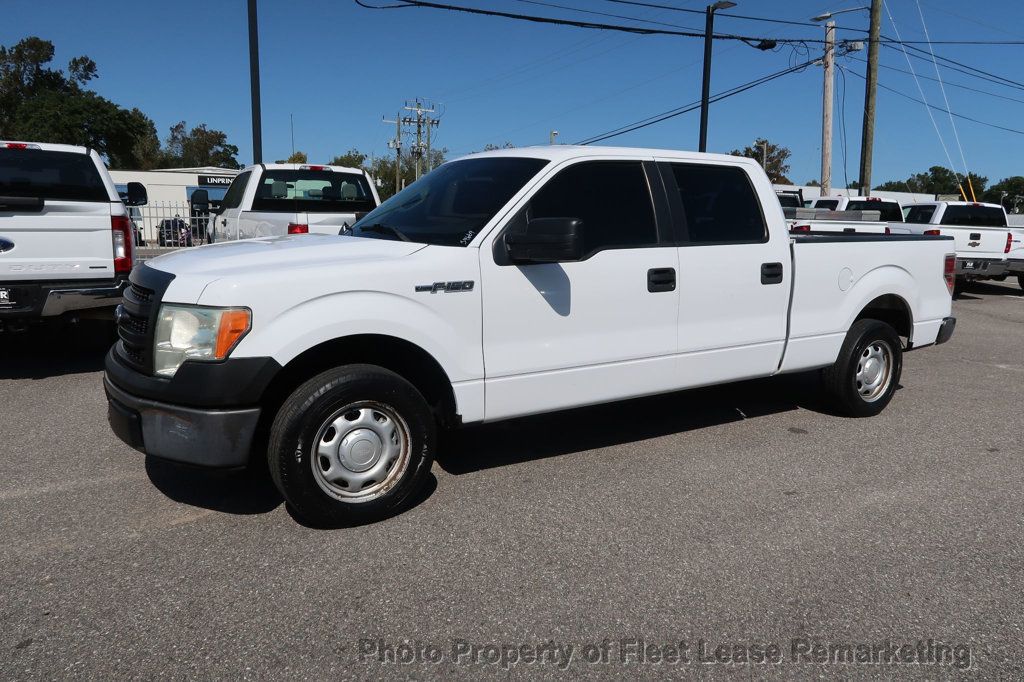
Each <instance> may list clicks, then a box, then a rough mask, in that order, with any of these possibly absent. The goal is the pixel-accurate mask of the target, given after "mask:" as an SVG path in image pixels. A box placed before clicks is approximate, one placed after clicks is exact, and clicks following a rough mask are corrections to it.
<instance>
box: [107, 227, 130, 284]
mask: <svg viewBox="0 0 1024 682" xmlns="http://www.w3.org/2000/svg"><path fill="white" fill-rule="evenodd" d="M110 230H111V239H112V240H113V244H114V273H116V274H127V273H129V272H131V271H132V221H130V220H128V217H127V216H123V215H115V216H111V217H110Z"/></svg>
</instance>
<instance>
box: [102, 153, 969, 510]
mask: <svg viewBox="0 0 1024 682" xmlns="http://www.w3.org/2000/svg"><path fill="white" fill-rule="evenodd" d="M952 246H953V243H952V240H950V239H948V238H944V237H928V236H916V235H888V236H885V235H878V236H876V235H870V234H865V235H861V234H852V235H802V236H791V235H790V234H789V232H788V229H787V225H786V221H785V219H784V217H783V213H782V208H781V207H780V205H779V202H778V200H777V199H776V197H775V195H774V193H773V191H772V187H771V184H770V183H769V181H768V178H767V176H766V175H765V174H764V171H762V170H761V168H760V167H759V166H758V164H757V163H756V162H754V161H752V160H749V159H744V158H741V157H734V156H721V155H711V154H696V153H686V152H675V151H656V150H643V149H620V148H600V147H570V146H549V147H535V148H525V149H509V150H499V151H493V152H485V153H481V154H475V155H471V156H468V157H464V158H462V159H458V160H456V161H452V162H449V163H446V164H444V165H442V166H441V167H439V168H438V169H436V170H434V171H433V172H431V173H430V174H428V175H426V176H425V177H424V178H422V179H421V180H419V181H418V182H416V183H414V184H412V185H410V186H409V187H407V188H406V189H405V190H403V191H402V192H400V193H399V194H397V195H396V196H394V197H392V198H391V199H389V200H388V201H386V202H385V203H384V204H382V205H381V206H380V207H379V208H378V209H376V210H375V211H372V212H371V213H370V214H369V215H367V216H365V217H364V218H363V219H362V220H360V221H359V222H358V223H356V224H355V225H354V226H353V228H352V230H351V234H350V235H343V236H326V235H325V236H320V235H304V236H293V237H278V238H269V239H255V240H248V241H243V242H238V243H232V244H214V245H210V246H202V247H199V248H196V249H192V250H189V251H181V252H177V253H172V254H169V255H165V256H161V257H160V258H157V259H154V260H152V261H147V262H146V263H145V264H143V265H142V266H140V267H138V268H136V269H135V271H134V272H133V273H132V277H131V287H130V288H129V289H128V290H127V291H126V292H125V298H124V304H123V308H122V310H121V314H120V320H121V326H120V335H121V340H120V341H119V342H118V343H117V344H116V345H115V346H114V348H112V349H111V351H110V353H109V354H108V356H107V359H106V375H105V379H104V385H105V387H106V391H107V396H108V401H109V418H110V423H111V426H112V428H113V430H114V432H115V433H116V434H117V435H118V436H119V437H120V438H121V439H122V440H124V441H125V442H126V443H128V444H130V445H132V446H134V447H136V448H138V449H140V450H143V451H145V452H147V453H149V454H151V455H155V456H157V457H163V458H167V459H171V460H176V461H180V462H189V463H192V464H198V465H205V466H217V467H232V466H236V467H237V466H243V465H246V464H247V463H249V462H250V458H252V457H259V458H263V457H265V458H267V461H268V463H269V467H270V472H271V474H272V476H273V478H274V481H275V482H276V484H277V485H278V487H279V488H280V490H281V491H282V493H283V495H284V496H285V498H286V499H287V500H288V502H289V503H290V504H291V505H292V507H293V508H294V509H295V510H296V512H297V513H299V514H301V515H302V516H304V517H306V518H308V519H311V520H313V521H315V522H318V523H345V522H351V521H352V520H366V519H373V518H379V517H380V516H382V515H385V514H389V513H392V512H393V511H394V510H395V509H397V508H398V507H400V506H401V505H402V504H403V503H404V502H405V501H406V500H407V499H409V496H410V495H412V494H413V493H414V491H415V490H416V489H417V488H418V487H419V486H420V485H421V483H422V482H423V481H424V479H425V477H426V476H427V472H428V471H429V469H430V466H431V462H432V460H433V457H434V450H435V438H436V432H437V428H438V426H456V425H459V424H463V423H472V422H484V421H497V420H502V419H508V418H511V417H518V416H522V415H530V414H537V413H541V412H548V411H553V410H561V409H565V408H571V407H579V406H582V405H591V404H596V403H602V402H609V401H615V400H621V399H624V398H632V397H636V396H643V395H651V394H657V393H664V392H670V391H676V390H679V389H685V388H692V387H696V386H707V385H711V384H719V383H725V382H730V381H738V380H742V379H750V378H754V377H767V376H772V375H775V374H780V373H788V372H799V371H804V370H814V369H822V370H824V382H825V385H826V386H827V387H828V389H829V391H830V392H831V394H832V395H833V396H834V398H835V401H836V404H837V405H838V408H839V409H841V410H842V411H843V412H844V413H846V414H848V415H851V416H858V417H863V416H869V415H874V414H877V413H878V412H880V411H881V410H882V409H883V408H884V407H885V406H886V405H887V404H888V403H889V401H890V399H891V398H892V396H893V393H894V391H895V390H896V386H897V385H898V383H899V381H900V373H901V370H902V366H903V365H902V353H903V351H904V350H908V349H912V348H913V349H916V348H921V347H924V346H928V345H931V344H936V343H942V342H944V341H946V340H947V339H949V338H950V336H951V334H952V333H953V328H954V324H955V320H954V319H953V318H952V317H950V292H951V288H952V268H953V254H952Z"/></svg>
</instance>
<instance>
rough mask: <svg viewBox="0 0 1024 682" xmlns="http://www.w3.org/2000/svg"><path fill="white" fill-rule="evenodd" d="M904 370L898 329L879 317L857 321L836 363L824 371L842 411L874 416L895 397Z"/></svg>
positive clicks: (859, 415) (829, 389)
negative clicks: (879, 319)
mask: <svg viewBox="0 0 1024 682" xmlns="http://www.w3.org/2000/svg"><path fill="white" fill-rule="evenodd" d="M902 371H903V351H902V346H901V344H900V337H899V335H898V334H896V330H895V329H893V328H892V327H890V326H889V325H888V324H886V323H884V322H880V321H878V320H857V321H856V322H854V323H853V326H852V327H850V331H849V332H848V333H847V334H846V340H845V341H844V342H843V347H842V349H841V350H840V351H839V357H838V358H837V359H836V362H835V364H834V365H832V366H831V367H829V368H827V369H826V370H825V372H824V381H825V388H826V390H827V391H828V392H829V393H830V394H831V396H832V398H833V399H834V401H835V403H836V407H837V408H839V410H840V411H841V412H842V413H843V414H845V415H847V416H850V417H871V416H874V415H876V414H878V413H879V412H881V411H882V410H884V409H885V406H886V405H888V404H889V401H890V400H892V396H893V394H894V393H895V392H896V386H897V385H898V384H899V381H900V374H901V373H902Z"/></svg>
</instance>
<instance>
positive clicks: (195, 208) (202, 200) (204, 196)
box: [189, 189, 210, 213]
mask: <svg viewBox="0 0 1024 682" xmlns="http://www.w3.org/2000/svg"><path fill="white" fill-rule="evenodd" d="M189 203H191V204H192V206H191V208H192V212H193V213H209V211H210V193H209V192H207V191H206V190H205V189H197V190H196V191H194V192H192V197H191V198H190V199H189Z"/></svg>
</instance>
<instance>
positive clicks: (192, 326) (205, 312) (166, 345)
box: [153, 305, 252, 377]
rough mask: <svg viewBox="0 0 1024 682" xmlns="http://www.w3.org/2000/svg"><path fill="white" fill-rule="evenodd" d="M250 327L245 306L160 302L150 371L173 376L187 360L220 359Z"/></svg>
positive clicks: (248, 315)
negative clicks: (215, 306)
mask: <svg viewBox="0 0 1024 682" xmlns="http://www.w3.org/2000/svg"><path fill="white" fill-rule="evenodd" d="M251 326H252V313H251V312H250V311H249V310H248V309H247V308H202V307H198V306H182V305H162V306H160V315H159V316H158V317H157V322H156V334H155V336H154V339H153V340H154V345H153V371H154V373H155V374H157V375H158V376H164V377H172V376H174V373H175V372H177V371H178V368H179V367H181V363H183V362H185V361H186V360H199V361H204V362H213V361H216V360H223V359H224V358H226V357H227V356H228V354H229V353H230V352H231V350H232V349H233V348H234V347H235V346H236V345H237V344H238V342H239V341H240V340H241V338H242V337H243V336H245V334H246V332H248V331H249V329H250V328H251Z"/></svg>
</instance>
